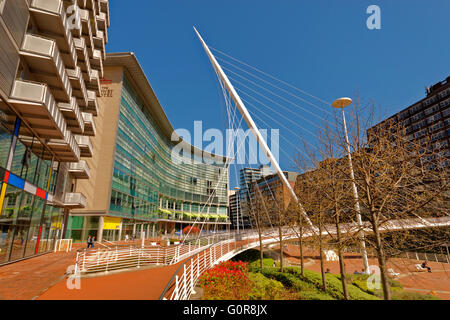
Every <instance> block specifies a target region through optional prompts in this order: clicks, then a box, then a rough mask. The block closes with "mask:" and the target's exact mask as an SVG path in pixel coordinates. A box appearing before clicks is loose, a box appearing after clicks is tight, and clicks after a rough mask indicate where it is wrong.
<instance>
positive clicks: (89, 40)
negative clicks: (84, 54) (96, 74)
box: [80, 1, 94, 56]
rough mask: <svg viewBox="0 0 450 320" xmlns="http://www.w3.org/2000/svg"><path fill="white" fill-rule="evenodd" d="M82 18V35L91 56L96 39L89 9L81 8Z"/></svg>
mask: <svg viewBox="0 0 450 320" xmlns="http://www.w3.org/2000/svg"><path fill="white" fill-rule="evenodd" d="M88 2H89V1H88ZM80 18H81V30H82V36H83V38H84V40H85V41H86V48H87V49H88V53H89V56H92V48H93V47H94V40H93V34H92V28H91V20H90V15H89V11H88V10H83V9H80Z"/></svg>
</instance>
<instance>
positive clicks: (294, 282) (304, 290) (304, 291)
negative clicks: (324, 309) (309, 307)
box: [260, 268, 334, 300]
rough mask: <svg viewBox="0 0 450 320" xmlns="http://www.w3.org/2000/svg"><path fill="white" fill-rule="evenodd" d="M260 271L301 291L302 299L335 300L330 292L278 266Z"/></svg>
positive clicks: (286, 285)
mask: <svg viewBox="0 0 450 320" xmlns="http://www.w3.org/2000/svg"><path fill="white" fill-rule="evenodd" d="M260 272H261V273H262V274H263V275H264V276H266V277H268V278H271V279H275V280H277V281H279V282H281V283H282V284H283V286H284V287H285V288H289V289H291V290H294V291H295V292H297V293H299V294H300V297H299V298H300V299H302V300H334V298H333V297H332V296H330V295H329V294H328V293H326V292H322V291H320V290H319V289H317V288H316V286H314V285H312V284H311V283H308V282H306V281H304V280H302V279H299V278H298V277H296V276H295V275H293V274H289V273H287V272H279V271H278V270H277V269H276V268H264V269H263V270H260Z"/></svg>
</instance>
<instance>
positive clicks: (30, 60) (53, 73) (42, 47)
mask: <svg viewBox="0 0 450 320" xmlns="http://www.w3.org/2000/svg"><path fill="white" fill-rule="evenodd" d="M20 55H21V56H22V58H23V59H24V60H25V61H26V63H27V65H28V66H29V67H30V70H32V72H33V76H34V78H35V80H37V81H40V82H44V83H47V84H48V85H49V87H50V88H51V90H52V94H53V97H54V98H55V100H56V101H62V102H69V101H70V98H71V96H72V86H71V85H70V81H69V77H68V76H67V73H66V69H65V66H64V62H63V61H62V58H61V55H60V53H59V50H58V47H57V45H56V42H55V41H54V40H52V39H48V38H44V37H41V36H36V35H32V34H27V35H25V38H24V40H23V42H22V47H21V49H20Z"/></svg>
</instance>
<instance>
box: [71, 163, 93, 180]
mask: <svg viewBox="0 0 450 320" xmlns="http://www.w3.org/2000/svg"><path fill="white" fill-rule="evenodd" d="M69 172H70V173H71V174H72V176H73V177H74V178H76V179H89V178H90V176H91V171H90V169H89V166H88V165H87V163H86V161H85V160H80V162H71V163H69Z"/></svg>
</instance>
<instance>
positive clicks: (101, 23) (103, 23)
mask: <svg viewBox="0 0 450 320" xmlns="http://www.w3.org/2000/svg"><path fill="white" fill-rule="evenodd" d="M96 20H97V26H98V31H97V35H98V34H99V32H103V34H104V37H105V42H106V43H107V42H108V26H107V18H106V14H105V13H104V12H99V13H98V14H97V17H96Z"/></svg>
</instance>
